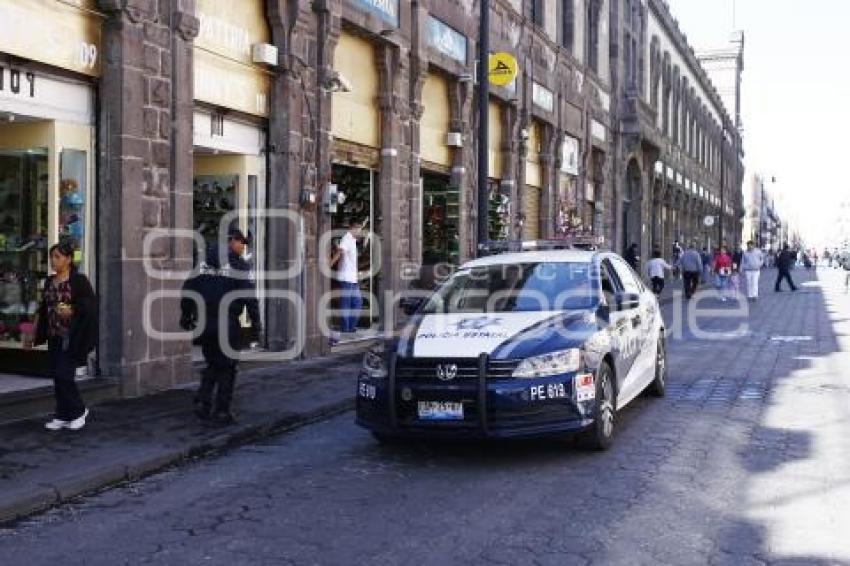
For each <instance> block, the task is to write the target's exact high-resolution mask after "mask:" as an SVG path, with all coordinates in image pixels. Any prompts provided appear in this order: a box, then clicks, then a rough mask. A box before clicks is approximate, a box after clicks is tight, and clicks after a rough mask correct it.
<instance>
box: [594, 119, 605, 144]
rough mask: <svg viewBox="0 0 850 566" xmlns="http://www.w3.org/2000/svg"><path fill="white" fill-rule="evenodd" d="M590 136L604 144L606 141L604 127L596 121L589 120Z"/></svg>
mask: <svg viewBox="0 0 850 566" xmlns="http://www.w3.org/2000/svg"><path fill="white" fill-rule="evenodd" d="M590 135H592V136H593V137H594V138H596V139H597V140H599V141H601V142H604V141H605V139H606V132H605V125H604V124H602V123H601V122H598V121H596V120H591V121H590Z"/></svg>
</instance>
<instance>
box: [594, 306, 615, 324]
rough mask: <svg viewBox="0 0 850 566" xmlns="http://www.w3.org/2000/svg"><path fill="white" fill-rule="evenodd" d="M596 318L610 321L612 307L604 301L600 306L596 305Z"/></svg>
mask: <svg viewBox="0 0 850 566" xmlns="http://www.w3.org/2000/svg"><path fill="white" fill-rule="evenodd" d="M596 318H598V319H599V320H603V321H605V322H608V320H609V319H610V318H611V307H610V306H608V305H606V304H604V303H600V304H599V306H598V307H596Z"/></svg>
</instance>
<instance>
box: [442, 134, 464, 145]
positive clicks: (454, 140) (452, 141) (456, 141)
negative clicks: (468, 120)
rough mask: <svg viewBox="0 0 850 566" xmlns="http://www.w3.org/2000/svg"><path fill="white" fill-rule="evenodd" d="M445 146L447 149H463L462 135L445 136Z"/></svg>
mask: <svg viewBox="0 0 850 566" xmlns="http://www.w3.org/2000/svg"><path fill="white" fill-rule="evenodd" d="M446 145H447V146H449V147H463V135H462V134H461V133H460V132H449V133H448V134H446Z"/></svg>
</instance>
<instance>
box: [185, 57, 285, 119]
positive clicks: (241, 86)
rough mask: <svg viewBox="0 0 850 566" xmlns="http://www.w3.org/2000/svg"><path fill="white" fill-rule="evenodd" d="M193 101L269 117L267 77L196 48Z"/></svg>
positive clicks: (259, 72)
mask: <svg viewBox="0 0 850 566" xmlns="http://www.w3.org/2000/svg"><path fill="white" fill-rule="evenodd" d="M194 66H195V71H194V78H195V80H194V83H195V84H194V86H195V100H200V101H203V102H208V103H210V104H214V105H216V106H222V107H224V108H232V109H234V110H238V111H240V112H245V113H246V114H253V115H255V116H264V117H265V116H268V114H269V103H268V92H269V76H268V75H267V74H266V73H264V72H263V71H260V70H258V69H253V68H251V67H247V66H245V65H240V64H239V63H236V62H234V61H229V60H227V59H223V58H221V57H217V56H215V55H213V54H211V53H208V52H206V51H203V50H200V49H195V61H194Z"/></svg>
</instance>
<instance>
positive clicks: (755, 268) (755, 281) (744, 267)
mask: <svg viewBox="0 0 850 566" xmlns="http://www.w3.org/2000/svg"><path fill="white" fill-rule="evenodd" d="M763 265H764V256H763V255H762V253H761V250H760V249H758V248H757V247H755V244H753V242H752V241H750V242H747V251H745V252H744V255H742V256H741V271H743V272H744V278H745V279H746V281H747V300H750V301H755V300H757V299H758V298H759V276H760V275H761V268H762V266H763Z"/></svg>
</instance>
